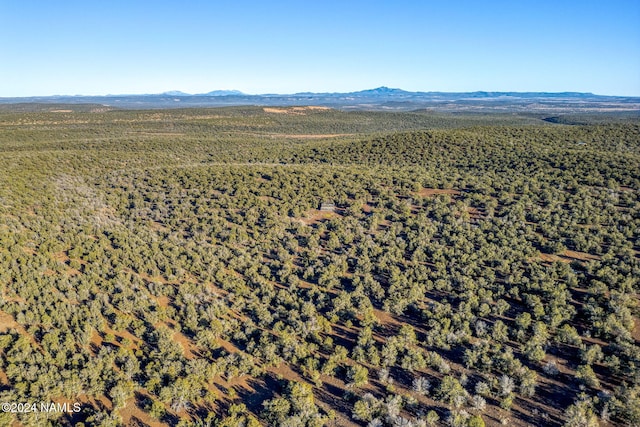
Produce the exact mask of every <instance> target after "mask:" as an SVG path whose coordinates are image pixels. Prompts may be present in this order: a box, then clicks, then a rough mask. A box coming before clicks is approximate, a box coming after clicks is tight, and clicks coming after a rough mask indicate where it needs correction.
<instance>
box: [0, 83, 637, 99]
mask: <svg viewBox="0 0 640 427" xmlns="http://www.w3.org/2000/svg"><path fill="white" fill-rule="evenodd" d="M380 88H387V89H391V90H399V91H403V92H407V93H425V94H429V93H443V94H447V93H449V94H462V93H483V92H486V93H513V94H526V93H548V94H562V93H576V94H584V95H593V96H604V97H607V96H611V97H621V98H624V97H629V98H636V97H640V95H609V94H601V93H593V92H581V91H570V90H563V91H516V90H483V89H477V90H468V91H440V90H429V89H424V90H421V89H418V90H411V91H409V90H406V89H404V88H398V87H389V86H385V85H382V86H377V87H369V88H359V89H354V90H349V91H344V92H342V91H335V90H328V91H323V92H315V91H309V90H301V91H298V92H287V93H284V92H281V93H276V92H264V93H247V92H244V91H241V90H238V89H233V88H232V89H215V88H214V89H211V90H206V91H203V92H198V93H189V92H185V91H182V90H180V89H171V90H164V91H161V92H155V93H151V92H147V93H142V92H129V93H124V92H121V93H98V94H82V93H75V94H71V93H56V94H51V95H25V96H0V98H56V97H61V98H67V97H68V98H74V97H78V98H82V97H86V98H92V97H97V98H99V97H119V96H162V95H164V96H208V95H209V94H211V93H215V92H239V93H238V96H295V95H302V94H317V95H322V94H349V93H358V92H365V91H371V90H376V89H380ZM229 95H234V94H232V93H231V94H229ZM210 96H225V95H219V94H218V95H217V94H214V95H210Z"/></svg>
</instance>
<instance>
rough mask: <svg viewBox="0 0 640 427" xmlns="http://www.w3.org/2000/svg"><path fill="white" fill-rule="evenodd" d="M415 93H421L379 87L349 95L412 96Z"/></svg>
mask: <svg viewBox="0 0 640 427" xmlns="http://www.w3.org/2000/svg"><path fill="white" fill-rule="evenodd" d="M416 93H422V92H407V91H406V90H402V89H392V88H388V87H386V86H380V87H377V88H375V89H366V90H360V91H358V92H351V93H350V94H351V95H360V96H399V95H412V94H416Z"/></svg>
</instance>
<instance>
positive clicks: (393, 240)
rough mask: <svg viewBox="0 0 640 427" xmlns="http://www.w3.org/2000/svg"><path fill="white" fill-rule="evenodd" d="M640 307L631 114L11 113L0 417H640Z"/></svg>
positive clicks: (635, 141) (87, 421) (16, 420)
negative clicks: (43, 406)
mask: <svg viewBox="0 0 640 427" xmlns="http://www.w3.org/2000/svg"><path fill="white" fill-rule="evenodd" d="M321 208H322V209H321ZM639 302H640V116H637V115H625V116H624V117H616V116H614V115H601V116H599V115H597V114H592V115H591V116H580V115H578V114H576V115H573V116H564V117H547V116H544V115H534V114H529V115H527V114H501V113H491V114H472V113H468V114H453V113H452V114H445V113H435V112H432V111H428V110H421V111H414V112H366V111H352V112H345V111H339V110H333V109H329V108H324V107H277V108H276V107H270V108H261V107H228V108H210V109H200V108H192V109H174V110H135V111H127V110H119V109H109V108H101V107H100V106H82V105H72V106H65V105H60V106H51V105H49V106H47V107H46V108H33V107H32V106H26V107H25V106H20V108H16V109H11V108H3V109H2V111H0V403H2V404H3V406H2V407H3V411H2V412H0V426H104V427H106V426H114V427H115V426H150V427H156V426H198V427H205V426H209V427H240V426H244V427H259V426H282V427H321V426H340V427H342V426H345V427H356V426H367V427H425V426H469V427H478V426H485V425H487V426H491V425H506V426H568V427H579V426H585V427H587V426H588V427H592V426H599V425H600V426H640V305H639ZM40 402H45V403H55V404H59V405H62V404H65V403H67V404H68V405H70V407H71V408H72V409H71V410H58V411H50V412H47V411H41V410H37V411H31V412H26V411H20V410H17V409H16V410H6V409H5V406H4V403H24V404H29V405H30V404H32V403H37V404H38V408H37V409H40V406H39V405H40ZM74 404H77V406H74ZM58 408H60V406H58ZM66 408H67V409H68V407H66ZM75 409H79V410H75Z"/></svg>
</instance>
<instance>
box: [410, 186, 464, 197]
mask: <svg viewBox="0 0 640 427" xmlns="http://www.w3.org/2000/svg"><path fill="white" fill-rule="evenodd" d="M413 194H415V195H416V196H420V197H431V196H437V195H439V194H448V195H450V196H455V195H458V194H460V191H458V190H454V189H452V188H423V189H421V190H420V191H414V193H413Z"/></svg>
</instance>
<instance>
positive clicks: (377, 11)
mask: <svg viewBox="0 0 640 427" xmlns="http://www.w3.org/2000/svg"><path fill="white" fill-rule="evenodd" d="M383 85H384V86H389V87H397V88H402V89H405V90H416V91H417V90H421V91H454V92H460V91H476V90H486V91H551V92H559V91H580V92H594V93H597V94H604V95H635V96H640V1H638V0H626V1H623V0H600V1H592V0H579V1H562V0H555V1H547V0H535V1H534V0H522V1H520V0H511V1H495V0H485V1H444V0H442V1H437V2H435V1H428V0H413V1H405V0H393V1H392V0H389V1H376V0H366V1H359V0H354V1H350V0H342V1H334V0H311V1H305V0H302V1H301V0H298V1H278V0H273V1H244V0H235V1H191V0H181V1H162V0H155V1H146V0H126V1H120V0H109V1H101V0H100V1H93V0H82V1H67V0H57V1H48V0H40V1H35V0H0V96H32V95H53V94H67V95H74V94H84V95H92V94H116V93H117V94H122V93H158V92H163V91H168V90H182V91H185V92H189V93H202V92H208V91H210V90H214V89H238V90H241V91H243V92H246V93H293V92H301V91H316V92H321V91H335V92H342V91H355V90H361V89H367V88H373V87H377V86H383Z"/></svg>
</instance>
